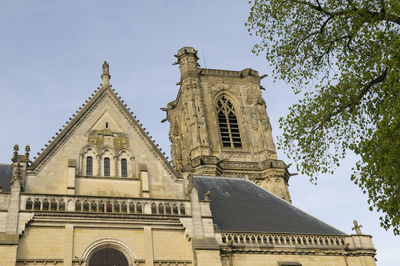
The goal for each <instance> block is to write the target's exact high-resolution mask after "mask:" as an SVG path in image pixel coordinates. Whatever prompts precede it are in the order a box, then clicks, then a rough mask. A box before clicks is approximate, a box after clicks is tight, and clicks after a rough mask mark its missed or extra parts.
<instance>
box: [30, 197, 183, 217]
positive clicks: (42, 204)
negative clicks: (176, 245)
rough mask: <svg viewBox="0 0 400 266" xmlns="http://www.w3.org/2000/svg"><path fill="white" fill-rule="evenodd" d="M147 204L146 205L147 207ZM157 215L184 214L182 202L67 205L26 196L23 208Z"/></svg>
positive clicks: (88, 202)
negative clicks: (146, 209)
mask: <svg viewBox="0 0 400 266" xmlns="http://www.w3.org/2000/svg"><path fill="white" fill-rule="evenodd" d="M147 206H148V207H147ZM145 208H149V211H148V212H149V214H158V215H186V208H185V206H184V204H182V203H181V204H179V203H174V202H172V203H169V202H140V201H130V200H127V201H125V200H124V201H118V200H116V201H103V200H99V201H96V200H92V201H90V200H82V201H80V200H76V201H69V202H68V206H66V203H65V201H64V200H63V199H61V200H59V201H57V200H56V199H52V200H50V201H49V200H48V199H39V198H37V199H35V200H32V199H31V198H28V199H27V200H26V202H25V210H33V211H75V212H97V213H127V214H128V213H131V214H144V213H147V212H146V211H145Z"/></svg>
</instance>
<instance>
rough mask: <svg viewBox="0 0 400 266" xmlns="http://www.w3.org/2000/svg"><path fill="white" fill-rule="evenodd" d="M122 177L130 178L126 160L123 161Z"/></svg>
mask: <svg viewBox="0 0 400 266" xmlns="http://www.w3.org/2000/svg"><path fill="white" fill-rule="evenodd" d="M121 176H122V177H127V176H128V163H127V161H126V159H122V160H121Z"/></svg>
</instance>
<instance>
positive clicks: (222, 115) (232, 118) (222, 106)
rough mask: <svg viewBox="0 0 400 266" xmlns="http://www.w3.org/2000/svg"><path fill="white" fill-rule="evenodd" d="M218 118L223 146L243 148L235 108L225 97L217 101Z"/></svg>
mask: <svg viewBox="0 0 400 266" xmlns="http://www.w3.org/2000/svg"><path fill="white" fill-rule="evenodd" d="M217 116H218V124H219V130H220V133H221V140H222V145H223V146H224V147H231V148H239V147H242V141H241V139H240V132H239V125H238V121H237V117H236V113H235V108H234V107H233V104H232V103H231V101H230V100H229V99H228V98H227V97H226V96H224V95H223V96H221V97H219V99H218V101H217Z"/></svg>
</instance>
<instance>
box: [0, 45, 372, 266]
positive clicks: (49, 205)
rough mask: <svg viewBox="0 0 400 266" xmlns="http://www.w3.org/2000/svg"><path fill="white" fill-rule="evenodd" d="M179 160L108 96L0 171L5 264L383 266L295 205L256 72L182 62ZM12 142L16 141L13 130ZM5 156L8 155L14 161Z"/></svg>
mask: <svg viewBox="0 0 400 266" xmlns="http://www.w3.org/2000/svg"><path fill="white" fill-rule="evenodd" d="M175 57H176V62H175V63H174V64H177V65H179V68H180V75H181V78H180V81H179V83H178V85H179V86H180V88H179V91H178V92H177V96H176V99H175V100H173V101H172V102H169V103H168V104H166V107H164V108H161V109H162V110H163V111H165V113H166V118H165V119H164V120H163V122H167V121H168V122H169V124H170V130H169V139H170V141H171V158H172V161H168V160H167V158H166V156H165V154H164V153H162V152H161V151H160V149H159V148H158V145H157V144H156V143H155V141H154V140H153V138H152V137H151V136H150V135H149V132H147V131H146V129H145V128H143V127H142V124H140V122H139V120H138V119H137V118H136V116H134V115H133V113H132V112H130V109H129V108H128V107H127V105H126V104H124V101H123V100H122V99H121V97H119V96H118V93H117V92H116V91H115V89H113V87H112V86H111V85H110V78H111V75H110V71H109V65H108V63H107V62H104V64H103V67H102V75H101V78H102V84H101V86H100V87H99V88H98V89H96V90H95V91H94V92H93V94H92V95H91V96H90V97H89V99H88V100H87V101H86V102H85V103H84V104H83V105H82V106H81V108H79V110H77V111H76V113H75V114H74V115H73V116H72V117H71V118H70V119H69V121H68V122H67V123H66V124H65V125H64V126H62V128H60V130H59V131H58V132H57V133H56V135H55V136H54V137H53V138H52V139H51V140H50V141H49V143H48V144H47V145H46V146H45V148H44V149H43V150H42V152H41V153H39V154H38V156H37V157H32V158H31V156H30V147H29V146H26V147H19V146H18V145H15V146H14V151H13V153H12V152H10V157H11V162H12V163H11V164H1V165H0V186H1V192H0V265H1V266H11V265H60V266H61V265H64V266H72V265H84V266H134V265H141V266H142V265H146V266H150V265H151V266H153V265H154V266H156V265H159V266H161V265H162V266H167V265H168V266H172V265H174V266H178V265H179V266H183V265H186V266H190V265H193V266H194V265H198V266H214V265H215V266H217V265H218V266H246V265H252V266H253V265H255V266H262V265H265V266H289V265H290V266H295V265H297V266H301V265H303V266H373V265H376V264H375V259H374V257H375V253H376V250H375V248H374V246H373V243H372V240H371V238H372V237H371V236H370V235H365V234H363V233H362V232H361V230H360V227H361V226H359V225H358V224H357V222H356V221H354V228H353V229H354V231H355V232H354V234H346V233H344V232H342V231H340V230H338V229H336V228H334V227H332V226H330V225H328V224H326V223H324V222H322V221H320V220H318V219H317V218H314V217H313V216H311V215H309V214H307V213H305V212H303V211H301V210H300V209H298V208H296V207H295V206H294V205H292V202H291V198H290V194H289V190H288V183H289V181H290V176H291V174H290V172H289V171H288V168H289V165H288V164H285V163H284V162H283V161H281V160H279V159H278V158H277V154H276V149H275V145H274V141H273V138H272V133H271V125H270V122H269V118H268V115H267V112H266V102H265V100H264V99H263V98H262V94H261V90H262V89H263V88H262V87H261V86H260V80H261V79H262V78H263V77H264V76H260V75H259V73H258V72H257V71H255V70H253V69H250V68H246V69H243V70H241V71H230V70H229V71H228V70H217V69H208V68H200V67H199V65H198V63H197V61H198V56H197V51H196V50H195V49H194V48H192V47H183V48H182V49H180V50H179V51H178V52H177V54H176V55H175ZM10 130H12V129H10ZM3 152H4V151H3Z"/></svg>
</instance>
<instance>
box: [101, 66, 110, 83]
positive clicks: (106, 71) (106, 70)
mask: <svg viewBox="0 0 400 266" xmlns="http://www.w3.org/2000/svg"><path fill="white" fill-rule="evenodd" d="M101 79H102V80H103V83H102V84H101V86H102V87H110V79H111V75H110V65H109V64H108V63H107V61H104V63H103V74H102V75H101Z"/></svg>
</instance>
